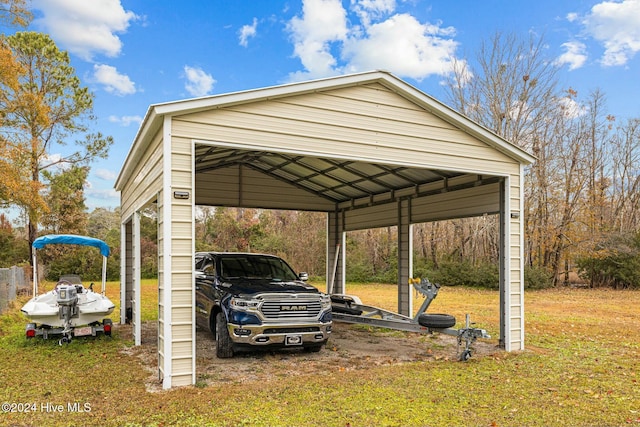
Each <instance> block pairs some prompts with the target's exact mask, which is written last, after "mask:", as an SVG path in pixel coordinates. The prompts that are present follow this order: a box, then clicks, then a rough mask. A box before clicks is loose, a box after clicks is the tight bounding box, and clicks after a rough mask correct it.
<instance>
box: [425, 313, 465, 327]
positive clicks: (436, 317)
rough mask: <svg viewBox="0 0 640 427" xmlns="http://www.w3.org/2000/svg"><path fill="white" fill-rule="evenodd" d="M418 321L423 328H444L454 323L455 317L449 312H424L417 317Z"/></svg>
mask: <svg viewBox="0 0 640 427" xmlns="http://www.w3.org/2000/svg"><path fill="white" fill-rule="evenodd" d="M418 323H419V324H420V325H421V326H424V327H425V328H434V329H445V328H451V327H453V326H455V324H456V318H455V317H454V316H452V315H450V314H426V313H423V314H421V315H420V316H419V317H418Z"/></svg>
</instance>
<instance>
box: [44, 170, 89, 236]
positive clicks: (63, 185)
mask: <svg viewBox="0 0 640 427" xmlns="http://www.w3.org/2000/svg"><path fill="white" fill-rule="evenodd" d="M42 174H43V176H44V177H45V179H46V180H47V181H49V191H48V192H47V194H46V196H45V201H46V203H47V206H48V207H49V212H48V213H46V214H44V215H43V217H42V226H43V227H44V228H45V229H46V230H47V232H48V233H53V234H81V235H84V234H86V233H87V220H88V217H87V214H86V210H87V206H86V205H85V203H84V201H85V197H84V184H85V181H86V179H87V175H88V174H89V169H88V168H87V167H85V166H72V167H71V168H69V169H68V170H63V171H61V172H58V173H56V174H53V173H51V171H48V170H45V171H42Z"/></svg>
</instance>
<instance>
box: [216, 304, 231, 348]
mask: <svg viewBox="0 0 640 427" xmlns="http://www.w3.org/2000/svg"><path fill="white" fill-rule="evenodd" d="M216 356H218V357H219V358H221V359H228V358H230V357H233V343H232V342H231V337H230V336H229V329H228V328H227V319H226V318H225V317H224V313H222V312H220V313H218V314H216Z"/></svg>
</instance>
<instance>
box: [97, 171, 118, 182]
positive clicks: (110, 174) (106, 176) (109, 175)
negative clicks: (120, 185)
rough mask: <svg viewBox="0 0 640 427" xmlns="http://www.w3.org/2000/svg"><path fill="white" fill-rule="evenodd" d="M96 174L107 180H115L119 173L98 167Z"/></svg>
mask: <svg viewBox="0 0 640 427" xmlns="http://www.w3.org/2000/svg"><path fill="white" fill-rule="evenodd" d="M95 176H97V177H98V178H100V179H103V180H105V181H114V180H115V179H116V178H117V176H118V174H117V173H116V172H114V171H112V170H109V169H98V170H97V171H96V172H95Z"/></svg>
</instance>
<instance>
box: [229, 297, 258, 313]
mask: <svg viewBox="0 0 640 427" xmlns="http://www.w3.org/2000/svg"><path fill="white" fill-rule="evenodd" d="M229 307H230V308H231V309H232V310H238V311H257V310H258V309H259V308H260V300H257V299H248V298H241V297H233V298H231V300H230V301H229Z"/></svg>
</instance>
